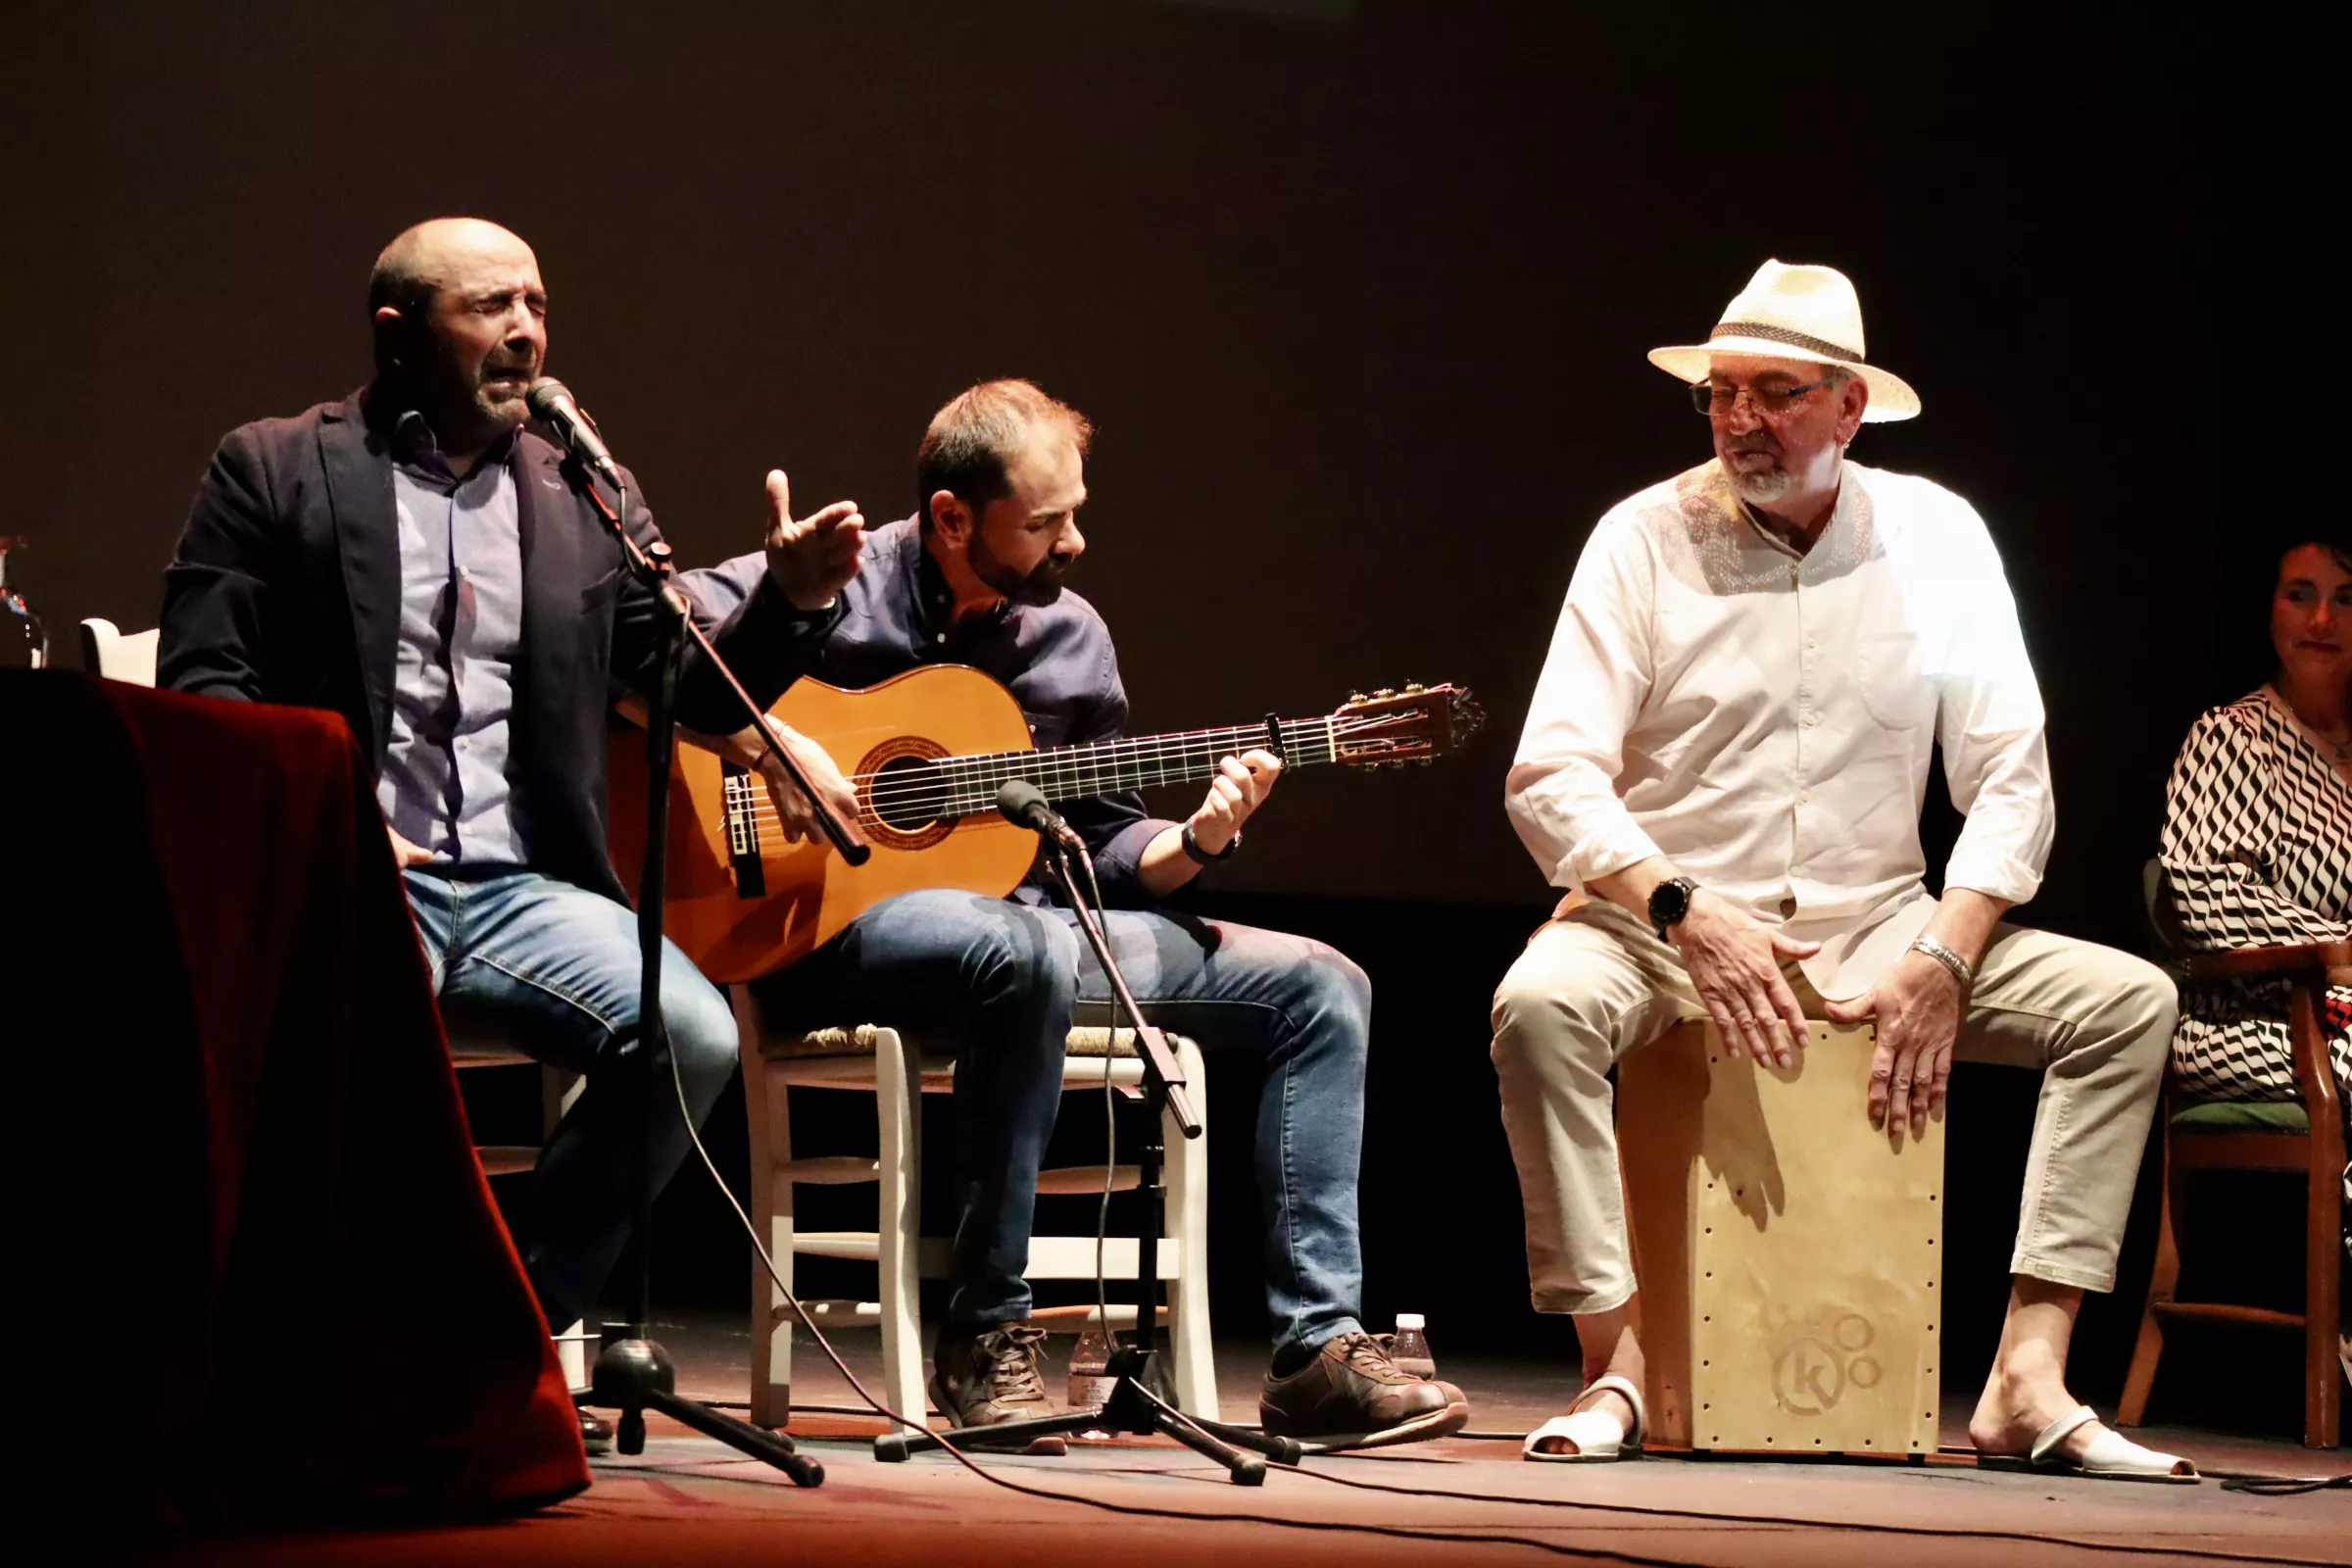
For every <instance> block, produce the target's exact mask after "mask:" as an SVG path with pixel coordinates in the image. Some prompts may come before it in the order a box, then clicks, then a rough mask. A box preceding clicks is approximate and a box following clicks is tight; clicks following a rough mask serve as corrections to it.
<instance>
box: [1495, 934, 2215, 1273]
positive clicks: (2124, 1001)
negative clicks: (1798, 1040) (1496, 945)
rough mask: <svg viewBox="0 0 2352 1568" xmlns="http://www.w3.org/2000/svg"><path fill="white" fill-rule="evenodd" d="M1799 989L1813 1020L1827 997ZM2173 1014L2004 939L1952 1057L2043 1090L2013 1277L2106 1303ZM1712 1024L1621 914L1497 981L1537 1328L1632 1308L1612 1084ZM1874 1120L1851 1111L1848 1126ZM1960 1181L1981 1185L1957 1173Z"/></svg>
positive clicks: (1674, 963) (2074, 959) (1994, 950)
mask: <svg viewBox="0 0 2352 1568" xmlns="http://www.w3.org/2000/svg"><path fill="white" fill-rule="evenodd" d="M1791 979H1792V981H1795V982H1797V995H1798V999H1799V1001H1800V1002H1802V1003H1803V1004H1804V1005H1805V1010H1806V1012H1807V1013H1808V1015H1817V1014H1818V1013H1819V1008H1820V999H1819V998H1818V996H1816V995H1815V994H1814V992H1813V990H1812V988H1811V987H1810V986H1809V985H1804V984H1802V983H1801V979H1802V977H1801V976H1795V975H1792V976H1791ZM2174 1007H2175V998H2174V992H2173V983H2172V981H2171V980H2170V979H2169V978H2168V977H2167V976H2166V975H2165V973H2164V971H2163V970H2161V969H2158V968H2157V967H2156V966H2155V965H2153V964H2150V963H2147V962H2144V961H2142V960H2141V959H2138V958H2134V957H2132V956H2130V955H2129V954H2124V953H2118V952H2116V951H2115V950H2113V949H2111V948H2102V947H2097V946H2095V945H2093V944H2091V943H2088V942H2078V941H2076V940H2074V939H2073V938H2071V937H2061V936H2053V935H2051V934H2050V933H2048V932H2046V931H2034V930H2031V929H2029V928H2027V927H2025V926H2016V925H2007V924H2003V925H2001V926H1998V927H1996V928H1995V929H1994V932H1993V936H1992V941H1991V944H1990V945H1989V946H1988V947H1987V948H1986V949H1985V957H1984V961H1983V962H1982V963H1981V964H1979V965H1978V970H1977V983H1976V987H1975V990H1974V991H1973V993H1972V994H1971V995H1970V997H1969V998H1968V1003H1967V1010H1966V1012H1965V1013H1964V1014H1963V1015H1962V1018H1961V1024H1960V1038H1959V1041H1958V1043H1957V1045H1956V1046H1955V1048H1954V1051H1953V1055H1954V1057H1955V1058H1956V1059H1958V1060H1961V1061H1992V1062H2000V1063H2002V1064H2004V1065H2007V1066H2015V1067H2032V1068H2037V1069H2039V1070H2040V1072H2041V1074H2042V1084H2041V1103H2040V1108H2039V1109H2038V1111H2037V1112H2036V1113H2035V1116H2034V1142H2033V1146H2032V1150H2031V1152H2029V1154H2028V1156H2027V1160H2026V1182H2025V1198H2024V1202H2023V1204H2022V1206H2021V1209H2020V1212H2019V1217H2018V1231H2017V1249H2016V1252H2015V1254H2014V1256H2013V1257H2012V1259H2011V1262H2010V1270H2011V1272H2013V1273H2017V1274H2024V1275H2027V1276H2029V1277H2031V1278H2034V1279H2038V1280H2047V1281H2050V1282H2051V1283H2053V1284H2058V1285H2073V1286H2079V1287H2081V1288H2082V1289H2084V1290H2090V1291H2107V1290H2112V1289H2113V1288H2114V1285H2115V1258H2116V1251H2117V1250H2118V1248H2119V1247H2120V1246H2121V1245H2122V1241H2123V1232H2124V1218H2125V1215H2126V1213H2127V1212H2128V1211H2129V1210H2130V1208H2131V1188H2132V1184H2133V1182H2134V1181H2135V1179H2136V1178H2137V1176H2138V1173H2139V1160H2140V1154H2141V1152H2143V1151H2144V1149H2145V1148H2146V1145H2147V1139H2148V1122H2149V1119H2150V1117H2151V1116H2152V1115H2153V1114H2154V1110H2155V1104H2156V1097H2157V1091H2158V1089H2159V1087H2160V1086H2161V1084H2162V1082H2163V1079H2164V1066H2165V1059H2166V1056H2167V1054H2168V1053H2169V1051H2170V1049H2171V1045H2172V1038H2173V1017H2174ZM1704 1017H1706V1009H1705V1007H1704V1006H1703V1005H1701V1004H1700V1002H1699V1000H1698V994H1697V992H1696V991H1694V990H1692V989H1691V977H1690V975H1689V973H1688V972H1687V971H1686V970H1685V969H1684V968H1683V964H1682V957H1681V956H1680V955H1679V954H1677V953H1676V952H1675V950H1674V949H1673V948H1672V947H1670V946H1668V945H1667V944H1665V943H1663V942H1660V941H1659V940H1658V939H1657V937H1656V936H1655V935H1653V934H1652V933H1651V932H1650V931H1649V930H1648V929H1647V928H1646V927H1644V926H1643V925H1642V924H1641V923H1640V922H1639V921H1638V920H1636V919H1635V918H1634V916H1632V915H1630V914H1627V913H1626V912H1625V911H1624V910H1621V909H1619V908H1617V907H1615V906H1613V905H1591V906H1587V907H1583V908H1580V909H1578V910H1576V911H1575V912H1574V913H1572V914H1569V915H1568V916H1566V917H1565V918H1561V919H1555V920H1553V921H1552V922H1551V923H1550V924H1548V925H1546V926H1545V927H1544V929H1543V930H1541V931H1539V932H1537V933H1536V935H1535V937H1534V938H1533V939H1532V940H1530V941H1529V943H1528V945H1527V951H1526V952H1524V953H1522V954H1521V955H1520V956H1519V959H1518V961H1517V962H1515V963H1513V964H1512V965H1511V968H1510V972H1509V973H1508V974H1507V975H1505V976H1504V977H1503V981H1502V985H1501V987H1500V988H1499V989H1497V990H1496V992H1495V1047H1494V1058H1495V1074H1496V1076H1497V1077H1498V1078H1500V1080H1501V1084H1502V1124H1503V1128H1504V1131H1505V1132H1506V1133H1508V1134H1509V1137H1510V1143H1511V1158H1512V1160H1513V1162H1514V1163H1516V1164H1517V1166H1518V1168H1519V1191H1520V1197H1521V1200H1522V1201H1523V1203H1524V1204H1525V1206H1526V1210H1527V1271H1528V1289H1529V1296H1530V1298H1531V1299H1532V1300H1533V1301H1534V1303H1535V1308H1536V1310H1537V1311H1539V1312H1605V1311H1607V1310H1609V1309H1610V1308H1611V1307H1615V1306H1622V1305H1623V1304H1624V1303H1625V1302H1626V1301H1627V1300H1628V1299H1630V1298H1631V1297H1632V1296H1633V1294H1634V1274H1633V1265H1632V1262H1631V1259H1630V1255H1629V1248H1628V1244H1627V1238H1626V1221H1625V1202H1624V1190H1623V1188H1622V1186H1621V1185H1620V1181H1619V1176H1618V1168H1617V1133H1616V1127H1615V1125H1614V1118H1613V1115H1612V1111H1613V1108H1614V1100H1613V1096H1612V1094H1611V1091H1610V1087H1609V1081H1608V1071H1609V1068H1610V1066H1611V1064H1612V1063H1614V1062H1615V1061H1616V1060H1617V1058H1618V1057H1619V1056H1621V1055H1623V1054H1625V1053H1626V1052H1629V1051H1635V1050H1639V1049H1640V1048H1641V1047H1642V1046H1645V1045H1648V1044H1649V1043H1650V1042H1652V1041H1654V1040H1656V1039H1657V1038H1658V1037H1659V1036H1660V1035H1662V1034H1664V1033H1665V1032H1666V1031H1667V1030H1668V1029H1670V1028H1672V1027H1673V1026H1674V1025H1675V1024H1677V1023H1680V1022H1683V1021H1685V1020H1689V1019H1703V1018H1704ZM1864 1114H1865V1111H1864V1109H1863V1107H1862V1106H1861V1105H1860V1104H1859V1103H1857V1104H1856V1105H1855V1107H1854V1115H1855V1116H1856V1117H1857V1118H1860V1117H1862V1116H1863V1115H1864ZM1966 1136H1967V1135H1966V1133H1965V1132H1964V1131H1959V1130H1952V1131H1949V1132H1947V1140H1959V1139H1964V1138H1965V1137H1966ZM1945 1147H1946V1149H1947V1150H1950V1149H1952V1148H1954V1147H1958V1146H1957V1145H1956V1143H1955V1142H1952V1141H1947V1143H1946V1146H1945ZM1957 1168H1959V1169H1962V1170H1969V1171H1972V1172H1973V1169H1974V1167H1973V1166H1970V1165H1968V1164H1967V1163H1966V1161H1965V1160H1963V1161H1960V1162H1958V1164H1957Z"/></svg>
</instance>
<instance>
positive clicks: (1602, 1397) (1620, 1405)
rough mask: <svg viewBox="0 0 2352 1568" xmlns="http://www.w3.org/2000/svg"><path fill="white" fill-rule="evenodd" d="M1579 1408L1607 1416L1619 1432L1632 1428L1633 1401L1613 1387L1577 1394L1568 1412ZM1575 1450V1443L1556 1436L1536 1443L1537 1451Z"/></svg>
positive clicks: (1573, 1411)
mask: <svg viewBox="0 0 2352 1568" xmlns="http://www.w3.org/2000/svg"><path fill="white" fill-rule="evenodd" d="M1579 1410H1593V1411H1596V1412H1598V1413H1599V1414H1601V1415H1605V1416H1607V1417H1608V1418H1609V1419H1610V1420H1612V1421H1614V1422H1616V1423H1617V1430H1618V1431H1619V1432H1621V1433H1631V1432H1632V1431H1633V1430H1634V1405H1633V1401H1632V1400H1630V1399H1628V1398H1627V1397H1625V1396H1624V1395H1622V1394H1619V1393H1618V1392H1617V1391H1616V1390H1615V1389H1603V1390H1601V1391H1600V1392H1599V1393H1598V1394H1594V1393H1592V1392H1591V1391H1590V1390H1588V1391H1587V1392H1585V1393H1583V1394H1580V1395H1578V1396H1577V1397H1576V1401H1575V1402H1574V1403H1573V1404H1571V1405H1569V1406H1568V1413H1569V1414H1570V1415H1574V1414H1576V1412H1577V1411H1579ZM1577 1451H1578V1449H1577V1446H1576V1445H1575V1444H1573V1443H1571V1442H1569V1441H1568V1440H1567V1439H1566V1438H1563V1437H1558V1436H1553V1437H1548V1438H1545V1439H1544V1441H1542V1442H1541V1443H1539V1444H1537V1445H1536V1452H1538V1453H1575V1452H1577Z"/></svg>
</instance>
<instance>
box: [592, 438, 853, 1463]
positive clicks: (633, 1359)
mask: <svg viewBox="0 0 2352 1568" xmlns="http://www.w3.org/2000/svg"><path fill="white" fill-rule="evenodd" d="M564 476H565V477H566V478H567V479H569V480H570V481H571V484H572V487H573V488H574V489H575V490H577V491H578V492H579V493H580V494H581V495H582V496H584V497H586V498H587V500H588V501H589V502H590V503H591V504H592V505H594V506H595V508H596V510H597V511H598V512H599V513H600V514H602V515H603V516H604V518H605V521H606V522H607V523H608V524H609V525H610V526H611V527H612V529H613V537H614V538H616V539H617V540H619V541H620V554H621V560H622V562H623V564H624V565H625V567H626V569H627V570H628V571H629V573H630V574H631V575H632V576H634V577H635V578H636V579H637V580H638V581H639V582H641V583H643V584H645V585H646V586H647V587H648V588H650V589H651V590H653V594H654V601H655V604H656V605H657V606H658V607H659V609H658V614H657V620H658V624H659V626H660V628H661V629H660V642H659V645H658V647H659V653H658V656H657V657H658V662H657V665H656V672H655V677H654V690H653V694H652V697H651V699H650V701H649V703H648V708H649V711H648V713H647V715H646V737H645V752H646V761H647V775H648V776H647V782H646V792H645V815H646V831H645V866H644V872H643V874H642V875H641V876H640V877H639V879H638V883H637V945H638V954H639V959H640V964H641V967H640V970H639V978H638V993H639V994H638V1017H639V1032H640V1046H641V1049H640V1052H639V1054H640V1055H641V1056H642V1058H643V1080H644V1081H643V1083H642V1085H641V1086H640V1088H641V1093H640V1097H639V1106H640V1109H639V1116H640V1118H641V1122H640V1125H641V1136H640V1138H639V1140H638V1146H637V1158H636V1164H635V1170H634V1176H635V1199H636V1216H635V1218H636V1223H635V1227H634V1229H635V1235H636V1241H637V1254H636V1256H637V1261H636V1268H635V1270H634V1273H635V1278H634V1279H633V1280H632V1281H631V1285H632V1292H631V1306H630V1311H631V1314H632V1315H631V1318H630V1320H629V1322H627V1323H626V1324H623V1325H618V1326H617V1328H616V1327H615V1325H612V1324H608V1325H606V1327H605V1331H604V1334H603V1336H602V1341H603V1343H602V1348H601V1349H600V1350H599V1352H598V1354H597V1358H596V1370H595V1372H594V1373H593V1375H592V1376H591V1378H590V1383H589V1391H588V1397H587V1399H586V1400H585V1401H584V1402H587V1403H591V1404H599V1405H603V1406H606V1407H607V1408H616V1409H618V1410H619V1411H620V1423H619V1428H618V1431H617V1432H616V1433H615V1435H614V1446H616V1447H617V1448H618V1449H619V1450H620V1451H621V1452H622V1453H626V1454H638V1453H643V1452H644V1451H645V1412H646V1411H648V1410H659V1411H661V1412H662V1414H663V1415H666V1416H668V1417H669V1418H670V1419H671V1420H673V1421H676V1422H678V1423H679V1424H681V1425H683V1426H687V1427H691V1428H693V1429H694V1430H695V1431H697V1432H700V1433H701V1434H702V1435H703V1436H705V1437H707V1438H716V1439H717V1440H718V1441H719V1442H721V1443H723V1444H726V1445H727V1446H729V1447H732V1448H735V1449H738V1450H739V1451H741V1452H743V1453H746V1454H749V1455H751V1456H752V1457H753V1458H755V1459H759V1460H761V1461H763V1462H764V1463H767V1464H770V1465H773V1466H775V1467H776V1468H777V1469H778V1470H781V1471H783V1472H784V1473H785V1474H786V1475H788V1476H790V1477H791V1478H792V1479H793V1480H794V1481H795V1482H796V1483H798V1484H799V1485H801V1486H804V1487H813V1486H819V1485H821V1484H822V1483H823V1481H824V1479H825V1467H824V1466H823V1465H821V1464H819V1463H817V1462H816V1461H815V1460H813V1459H808V1458H803V1457H802V1456H801V1455H800V1454H799V1453H797V1452H795V1451H794V1449H793V1445H792V1440H791V1439H790V1438H788V1437H786V1436H785V1435H784V1434H783V1433H781V1432H770V1431H768V1430H767V1429H766V1428H764V1427H756V1426H754V1425H752V1424H751V1423H750V1422H748V1421H740V1420H737V1419H736V1418H735V1417H733V1416H730V1415H722V1414H720V1413H719V1412H718V1411H716V1410H713V1409H711V1408H710V1407H709V1406H708V1405H704V1404H699V1403H697V1402H696V1401H694V1400H692V1399H689V1398H685V1397H682V1396H680V1395H679V1393H678V1380H677V1373H676V1371H675V1369H674V1368H673V1367H672V1365H671V1363H670V1359H669V1352H668V1351H666V1350H664V1349H663V1348H662V1347H661V1346H660V1345H659V1344H658V1343H656V1342H655V1340H654V1339H653V1337H652V1335H651V1333H650V1332H649V1331H650V1326H651V1324H652V1321H653V1244H654V1190H653V1157H652V1156H653V1141H654V1096H655V1095H656V1094H657V1093H659V1092H660V1089H661V1086H662V1082H663V1080H664V1079H665V1078H668V1077H669V1076H670V1075H671V1065H670V1057H669V1026H668V1023H667V1022H666V1020H665V1019H664V1018H663V1017H662V893H663V890H664V888H665V886H666V882H667V874H668V865H667V861H668V853H667V852H668V847H669V768H670V760H671V759H672V757H673V756H674V755H675V754H676V750H677V729H676V712H677V697H678V667H679V663H680V661H681V660H682V658H683V656H684V651H685V639H686V638H689V637H691V638H692V639H693V640H694V643H695V646H697V647H698V648H700V649H701V650H702V652H703V657H704V658H705V659H706V660H708V661H710V663H711V667H712V668H713V669H715V670H717V672H718V673H719V675H720V676H721V677H722V678H723V679H724V680H725V681H726V683H727V687H728V689H729V690H730V691H732V692H733V693H734V694H735V700H736V701H737V702H739V703H741V704H742V705H743V711H744V714H745V716H746V717H747V719H748V720H749V722H750V723H751V726H752V728H753V729H754V730H755V731H757V732H758V734H759V736H760V743H761V745H762V747H763V748H764V751H765V756H768V757H773V758H775V759H776V760H778V761H779V762H781V763H782V764H783V768H784V772H785V776H786V777H788V778H790V779H791V780H792V782H793V783H794V784H795V785H796V786H797V787H798V788H799V789H800V791H801V794H802V795H803V796H804V797H806V798H807V800H808V802H809V806H810V807H811V808H812V809H813V810H814V813H815V816H816V821H817V825H818V826H819V827H820V828H822V829H823V830H824V834H825V837H826V839H828V840H829V841H830V842H831V843H832V845H833V847H834V849H836V850H838V851H840V852H841V856H842V858H844V859H846V860H848V861H849V862H850V863H851V864H852V865H858V864H862V863H863V862H864V860H865V859H866V858H867V856H868V855H869V854H870V853H871V852H869V851H868V850H866V849H865V848H864V846H862V845H859V844H855V843H853V842H851V839H850V836H849V834H848V832H847V831H846V830H845V829H844V828H843V827H842V825H841V823H840V822H839V821H837V820H835V818H834V816H833V813H832V812H831V811H830V810H829V809H826V806H825V803H824V801H823V799H822V798H821V797H819V796H818V795H817V793H816V791H815V790H814V789H812V788H810V787H809V778H808V775H807V774H805V773H803V772H802V771H801V767H800V764H799V763H798V762H796V761H795V760H793V757H792V754H791V753H790V752H787V751H785V750H784V749H783V748H781V747H779V746H777V745H776V743H775V738H774V737H773V736H772V735H770V734H769V733H768V728H767V715H766V714H765V713H764V712H762V711H760V705H759V704H758V703H756V702H754V701H753V700H752V695H751V693H749V692H747V691H745V690H744V689H743V683H742V682H741V681H739V680H737V679H736V678H735V672H734V671H733V670H731V669H729V668H728V667H727V664H726V661H725V660H723V659H721V658H719V656H718V650H717V649H716V648H713V647H712V646H711V639H710V637H709V636H708V635H706V634H705V633H704V631H703V629H702V627H700V626H698V625H696V624H695V622H694V615H693V613H692V612H691V610H690V608H689V607H688V605H687V603H686V598H685V596H684V595H683V594H681V593H679V592H678V590H677V588H676V586H675V585H674V584H673V583H672V582H671V581H670V570H671V562H670V549H669V546H668V545H667V544H665V543H662V541H660V540H656V541H655V542H654V543H653V544H652V545H650V546H647V547H643V548H641V547H640V546H639V545H638V543H637V541H636V540H635V539H632V538H631V537H629V530H628V527H627V524H626V521H625V520H624V519H625V518H626V516H627V514H628V501H629V498H628V492H627V490H626V489H624V488H621V487H620V486H619V485H618V484H615V485H614V494H615V495H616V496H617V497H618V505H616V506H615V505H610V504H608V503H607V502H606V500H605V498H604V495H603V493H602V492H600V491H599V490H598V489H597V487H596V484H595V481H594V480H593V479H592V478H591V477H590V476H589V474H588V472H587V469H586V468H585V467H584V466H582V465H581V464H580V463H579V462H578V461H577V459H576V458H575V459H574V460H572V461H570V462H567V463H565V464H564ZM762 760H764V757H763V759H762ZM686 1113H687V1112H686V1107H685V1105H684V1104H683V1103H681V1104H680V1105H679V1107H678V1114H680V1115H681V1116H683V1115H685V1114H686Z"/></svg>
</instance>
